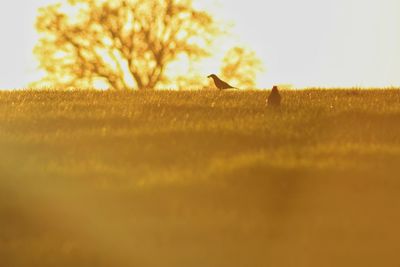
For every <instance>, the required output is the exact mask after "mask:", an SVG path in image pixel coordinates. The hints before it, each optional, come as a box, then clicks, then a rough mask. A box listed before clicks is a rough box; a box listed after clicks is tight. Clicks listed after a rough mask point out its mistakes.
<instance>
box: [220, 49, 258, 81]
mask: <svg viewBox="0 0 400 267" xmlns="http://www.w3.org/2000/svg"><path fill="white" fill-rule="evenodd" d="M262 70H263V67H262V63H261V61H260V60H259V59H258V58H257V55H256V53H255V52H254V51H251V50H248V49H246V48H244V47H240V46H235V47H233V48H231V49H230V50H228V52H227V53H226V55H225V57H224V59H223V63H222V67H221V77H223V79H225V80H227V81H229V82H231V83H232V84H235V86H237V87H240V88H243V87H247V88H251V87H254V86H255V80H256V77H257V73H258V72H260V71H262Z"/></svg>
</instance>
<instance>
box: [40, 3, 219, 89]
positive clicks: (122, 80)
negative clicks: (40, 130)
mask: <svg viewBox="0 0 400 267" xmlns="http://www.w3.org/2000/svg"><path fill="white" fill-rule="evenodd" d="M67 7H68V8H70V10H69V11H72V12H67V11H66V10H64V8H65V6H63V5H61V4H56V5H50V6H47V7H44V8H42V9H40V14H39V16H38V18H37V23H36V28H37V30H38V31H39V32H40V33H42V36H41V39H40V41H39V43H38V44H37V46H36V48H35V54H36V55H37V57H38V59H39V61H40V67H41V68H42V69H44V70H45V71H46V73H47V74H48V75H47V77H46V78H45V79H44V80H42V81H41V82H40V83H41V84H48V85H51V86H62V87H84V88H86V87H94V86H95V85H96V84H99V83H101V84H105V85H107V86H108V87H109V88H113V89H118V90H122V89H127V88H138V89H153V88H155V86H156V85H157V84H160V83H162V84H166V83H167V82H168V78H167V77H166V75H165V70H166V68H167V67H168V65H169V64H170V63H172V62H174V61H176V60H177V59H178V58H179V57H180V56H182V55H185V56H187V57H189V58H190V59H191V60H194V59H199V58H201V57H204V56H206V55H208V54H209V51H208V49H209V48H210V44H211V41H212V39H213V37H215V35H216V34H217V33H218V32H219V30H218V27H217V24H216V23H215V22H214V20H213V18H212V17H211V16H210V15H209V14H208V13H206V12H204V11H200V10H197V9H195V8H194V7H193V5H192V1H191V0H163V1H160V0H114V1H105V0H100V1H99V0H68V5H67Z"/></svg>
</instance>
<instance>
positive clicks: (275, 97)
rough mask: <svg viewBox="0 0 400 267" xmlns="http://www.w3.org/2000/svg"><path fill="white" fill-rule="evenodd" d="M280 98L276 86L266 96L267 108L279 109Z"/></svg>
mask: <svg viewBox="0 0 400 267" xmlns="http://www.w3.org/2000/svg"><path fill="white" fill-rule="evenodd" d="M281 100H282V97H281V95H280V94H279V91H278V86H273V87H272V91H271V93H270V94H269V96H268V99H267V105H268V107H279V106H280V105H281Z"/></svg>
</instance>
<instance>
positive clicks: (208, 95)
mask: <svg viewBox="0 0 400 267" xmlns="http://www.w3.org/2000/svg"><path fill="white" fill-rule="evenodd" d="M268 93H269V92H267V91H246V92H238V91H233V92H217V91H194V92H189V91H181V92H174V91H152V92H97V91H74V92H72V91H71V92H59V91H42V92H38V91H14V92H11V91H8V92H0V177H1V178H0V266H4V267H30V266H35V267H48V266H49V267H50V266H57V267H64V266H74V267H86V266H89V267H103V266H121V267H130V266H138V267H144V266H149V267H153V266H157V267H158V266H160V267H162V266H171V267H236V266H240V267H242V266H243V267H245V266H246V267H247V266H248V267H258V266H260V267H264V266H265V267H268V266H293V267H295V266H324V267H327V266H352V267H354V266H363V267H366V266H399V264H400V258H399V257H398V252H399V249H400V244H399V240H400V230H399V225H400V175H399V173H400V91H398V90H365V91H362V90H304V91H284V92H282V95H283V105H282V108H281V110H280V111H277V110H268V109H267V108H266V107H265V99H266V97H267V95H268Z"/></svg>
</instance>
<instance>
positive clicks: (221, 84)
mask: <svg viewBox="0 0 400 267" xmlns="http://www.w3.org/2000/svg"><path fill="white" fill-rule="evenodd" d="M207 78H212V79H213V80H214V83H215V86H216V87H217V88H218V89H219V90H224V89H237V88H236V87H233V86H231V85H229V84H228V83H227V82H224V81H223V80H221V79H220V78H218V76H217V75H215V74H211V75H208V76H207Z"/></svg>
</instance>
